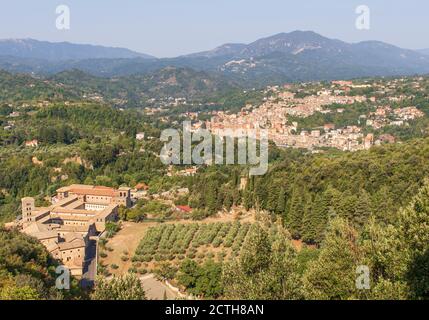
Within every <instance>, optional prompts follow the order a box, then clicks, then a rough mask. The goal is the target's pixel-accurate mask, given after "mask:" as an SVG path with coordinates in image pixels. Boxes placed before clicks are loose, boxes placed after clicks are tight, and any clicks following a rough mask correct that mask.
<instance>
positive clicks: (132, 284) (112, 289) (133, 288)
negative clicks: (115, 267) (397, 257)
mask: <svg viewBox="0 0 429 320" xmlns="http://www.w3.org/2000/svg"><path fill="white" fill-rule="evenodd" d="M91 299H93V300H145V299H146V295H145V292H144V290H143V286H142V283H141V281H140V279H139V278H138V277H137V276H136V275H134V274H126V275H123V276H119V277H113V278H112V279H106V278H98V279H97V280H96V282H95V289H94V292H93V294H92V295H91Z"/></svg>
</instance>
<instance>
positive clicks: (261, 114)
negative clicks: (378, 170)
mask: <svg viewBox="0 0 429 320" xmlns="http://www.w3.org/2000/svg"><path fill="white" fill-rule="evenodd" d="M333 86H334V87H338V86H340V88H341V90H334V91H332V90H328V89H323V90H320V91H318V92H317V94H314V95H309V96H306V97H304V98H297V97H295V94H294V93H292V92H289V91H280V90H278V89H277V90H275V94H274V95H271V96H269V97H266V98H265V102H264V103H263V104H262V105H260V106H259V107H253V106H251V105H247V106H246V107H244V108H243V109H242V110H241V111H240V112H238V113H235V114H229V113H227V112H224V111H215V112H213V116H212V118H211V119H210V120H209V121H206V122H205V123H204V126H205V127H206V128H207V129H208V130H210V132H211V133H212V134H214V135H218V136H233V137H236V138H237V137H242V136H246V135H247V132H248V130H255V131H256V132H257V131H258V130H260V129H265V130H267V131H268V138H269V140H271V141H273V142H274V143H275V144H276V145H278V146H281V147H292V148H302V149H309V150H313V149H318V148H336V149H339V150H343V151H358V150H364V149H369V148H370V147H371V146H372V145H373V144H379V143H384V142H392V141H394V137H393V136H387V135H383V136H382V137H381V139H378V140H376V141H374V135H373V134H367V135H365V134H364V133H363V132H362V131H363V130H362V127H361V126H357V125H353V126H347V127H343V128H335V126H334V125H333V124H330V123H326V124H325V125H324V126H323V127H320V128H315V129H313V130H310V131H305V130H303V131H301V132H299V130H298V122H297V121H299V119H298V118H306V117H309V116H311V115H313V114H315V113H316V112H318V113H321V114H329V113H343V112H345V111H346V108H347V107H346V106H347V105H350V104H353V103H360V102H365V101H367V98H366V97H365V96H347V95H344V94H345V93H347V91H348V90H350V88H351V87H353V88H355V87H358V86H357V85H353V84H352V83H351V82H346V81H336V82H335V81H334V82H333ZM367 86H369V85H362V87H364V88H366V87H367ZM359 88H360V87H359ZM271 89H272V88H271ZM368 99H369V101H370V102H372V103H374V102H376V98H375V97H371V98H368ZM328 105H337V106H336V108H325V107H326V106H328ZM342 106H344V107H342ZM423 116H424V113H423V112H422V111H420V110H418V109H417V108H416V107H406V108H397V109H392V108H391V107H390V106H383V107H378V108H377V109H376V111H374V112H371V113H369V114H367V115H361V116H360V117H359V119H356V120H357V122H358V124H359V125H361V124H362V125H366V126H368V127H373V128H374V129H376V130H377V129H380V128H382V127H384V126H387V125H396V126H402V125H407V124H408V122H407V121H409V120H414V119H417V118H420V117H423ZM291 118H292V120H291ZM201 126H202V124H201V122H197V123H195V124H194V125H193V127H194V128H193V129H194V130H196V129H198V128H199V127H201Z"/></svg>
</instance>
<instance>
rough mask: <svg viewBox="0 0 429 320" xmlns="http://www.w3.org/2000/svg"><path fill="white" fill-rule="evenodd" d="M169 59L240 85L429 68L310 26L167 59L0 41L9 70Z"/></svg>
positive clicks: (128, 68) (100, 67)
mask: <svg viewBox="0 0 429 320" xmlns="http://www.w3.org/2000/svg"><path fill="white" fill-rule="evenodd" d="M167 67H175V68H179V69H181V68H184V69H192V70H194V71H196V72H201V71H202V72H205V73H206V74H208V75H210V76H212V77H214V78H217V77H218V76H221V77H222V78H223V79H227V80H228V81H231V82H233V83H235V84H238V85H239V86H242V87H261V86H265V85H269V84H281V83H284V82H290V81H292V82H298V81H318V80H333V79H352V78H361V77H378V76H402V75H404V76H406V75H416V74H429V54H428V51H427V50H409V49H403V48H399V47H397V46H394V45H390V44H388V43H384V42H380V41H363V42H358V43H348V42H344V41H341V40H337V39H330V38H327V37H324V36H322V35H320V34H317V33H315V32H313V31H293V32H290V33H279V34H276V35H273V36H269V37H265V38H262V39H259V40H256V41H254V42H252V43H249V44H241V43H229V44H224V45H221V46H218V47H217V48H215V49H213V50H208V51H204V52H198V53H193V54H189V55H185V56H179V57H176V58H163V59H157V58H154V57H152V56H148V55H145V54H141V53H137V52H134V51H131V50H128V49H122V48H108V47H102V46H91V45H78V44H71V43H50V42H43V41H36V40H31V39H25V40H3V41H0V68H2V69H4V70H7V71H9V72H26V73H35V74H38V75H45V76H46V75H52V74H55V73H58V72H62V71H66V70H72V69H78V70H81V71H84V72H86V73H89V74H91V75H95V76H99V77H107V78H109V77H118V76H129V75H147V74H151V73H156V72H157V71H159V70H162V69H164V68H167ZM192 75H193V73H188V74H187V76H186V77H187V78H191V77H192Z"/></svg>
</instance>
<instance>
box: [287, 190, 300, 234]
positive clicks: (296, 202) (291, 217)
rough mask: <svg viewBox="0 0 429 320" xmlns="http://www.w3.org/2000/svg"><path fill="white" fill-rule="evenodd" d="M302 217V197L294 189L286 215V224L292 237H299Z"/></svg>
mask: <svg viewBox="0 0 429 320" xmlns="http://www.w3.org/2000/svg"><path fill="white" fill-rule="evenodd" d="M303 217H304V203H303V198H302V195H301V194H300V192H299V191H298V189H294V190H293V192H292V197H291V200H290V204H289V210H288V212H287V216H286V219H285V221H286V226H287V228H288V230H289V232H290V233H291V234H292V237H293V238H295V239H299V238H300V237H301V226H302V219H303Z"/></svg>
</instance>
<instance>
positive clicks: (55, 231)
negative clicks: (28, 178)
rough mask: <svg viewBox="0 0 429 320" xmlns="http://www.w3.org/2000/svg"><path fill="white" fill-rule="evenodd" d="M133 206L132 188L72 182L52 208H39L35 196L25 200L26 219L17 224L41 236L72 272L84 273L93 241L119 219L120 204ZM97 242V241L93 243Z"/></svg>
mask: <svg viewBox="0 0 429 320" xmlns="http://www.w3.org/2000/svg"><path fill="white" fill-rule="evenodd" d="M130 205H131V189H130V188H126V187H123V188H119V189H113V188H109V187H101V186H87V185H77V184H74V185H71V186H68V187H64V188H60V189H58V190H57V194H56V196H55V197H54V198H52V204H51V205H50V206H48V207H36V206H35V200H34V198H23V199H22V218H21V219H20V220H18V221H17V222H15V227H18V228H20V229H21V231H22V232H23V233H26V234H28V235H30V236H32V237H35V238H37V239H38V240H39V241H40V242H41V243H42V244H43V245H44V246H45V247H46V248H47V250H48V251H49V252H50V253H51V255H52V256H53V257H54V258H56V259H58V260H60V261H62V263H63V265H64V266H66V267H67V268H68V269H69V270H70V271H71V274H72V275H75V276H82V275H83V270H84V266H85V264H86V263H88V259H91V258H93V257H89V255H88V253H89V252H88V251H89V247H90V245H91V241H92V242H93V241H94V240H97V239H98V237H99V236H100V235H101V234H102V233H103V232H104V231H105V229H106V223H108V222H109V221H115V220H116V219H117V216H118V208H119V206H126V207H129V206H130ZM92 244H93V243H92Z"/></svg>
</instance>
